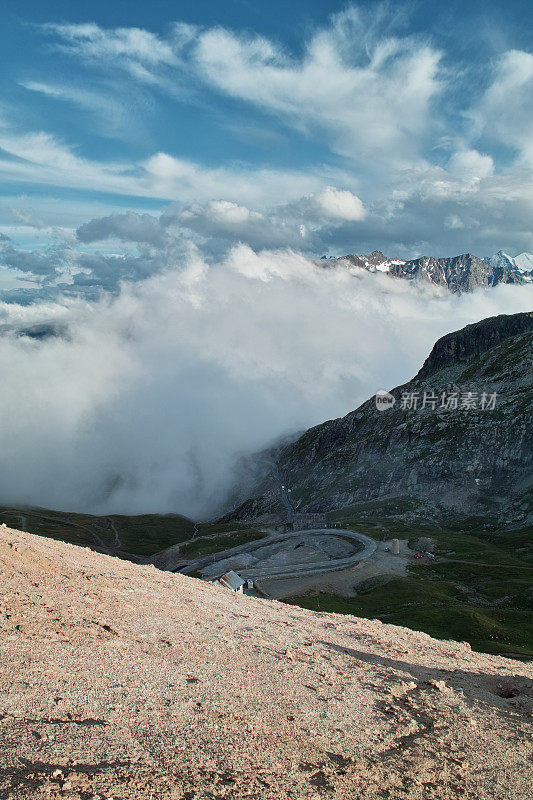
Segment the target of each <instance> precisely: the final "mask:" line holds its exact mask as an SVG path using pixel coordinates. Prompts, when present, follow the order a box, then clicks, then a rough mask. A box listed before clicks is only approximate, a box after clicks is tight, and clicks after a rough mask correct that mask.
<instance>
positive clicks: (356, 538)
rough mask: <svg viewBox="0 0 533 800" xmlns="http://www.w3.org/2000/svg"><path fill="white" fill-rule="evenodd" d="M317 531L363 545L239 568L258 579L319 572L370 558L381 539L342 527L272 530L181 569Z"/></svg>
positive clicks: (188, 569)
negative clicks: (343, 552)
mask: <svg viewBox="0 0 533 800" xmlns="http://www.w3.org/2000/svg"><path fill="white" fill-rule="evenodd" d="M317 534H318V535H320V536H333V537H336V538H338V539H344V540H346V541H350V542H356V543H357V544H359V545H362V549H359V550H358V551H357V552H356V553H353V554H352V555H351V556H349V557H347V558H328V559H325V560H324V561H319V562H316V563H314V564H309V563H302V564H298V563H297V562H296V563H294V562H293V563H290V564H279V565H273V564H271V565H269V566H267V567H264V568H262V567H261V564H260V562H259V563H258V564H257V566H255V565H250V566H249V567H248V566H243V567H241V568H239V567H235V568H236V569H237V570H238V572H239V574H240V575H242V577H243V578H247V577H251V578H253V579H254V580H255V579H258V578H263V579H264V578H293V577H300V576H302V575H319V574H322V573H324V572H332V571H336V570H339V569H346V567H351V566H353V565H354V564H357V563H358V562H359V561H362V560H364V559H367V558H370V557H371V556H372V555H373V554H374V553H375V551H376V547H377V543H376V542H375V541H374V539H371V538H370V537H369V536H365V535H364V534H363V533H357V532H356V531H351V530H344V529H339V528H316V529H315V528H313V529H310V530H305V531H292V532H289V533H276V534H272V535H271V536H266V537H265V538H264V539H258V540H256V541H252V542H247V543H246V544H243V545H239V546H238V547H232V548H230V549H229V550H223V551H222V552H219V553H213V554H211V555H209V556H204V557H202V558H196V559H194V560H193V561H189V562H188V563H187V565H186V566H185V567H181V568H179V570H177V571H179V572H182V573H183V574H185V575H186V574H188V573H191V572H195V571H201V570H203V569H205V568H206V567H212V566H214V565H216V563H217V562H219V561H220V562H222V561H226V560H227V559H232V558H237V557H238V556H240V555H243V554H245V553H246V554H248V553H249V554H253V553H254V552H255V551H257V550H260V549H262V548H268V547H271V546H272V545H275V544H278V543H283V542H285V541H288V540H290V539H294V538H298V539H301V538H302V535H305V536H308V535H309V536H311V535H317ZM181 561H183V559H181Z"/></svg>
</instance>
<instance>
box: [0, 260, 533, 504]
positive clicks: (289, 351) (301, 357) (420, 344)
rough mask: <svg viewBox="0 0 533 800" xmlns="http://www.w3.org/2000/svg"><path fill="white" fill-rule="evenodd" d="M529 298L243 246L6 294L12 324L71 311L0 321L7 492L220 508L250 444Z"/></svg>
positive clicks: (388, 377) (400, 374) (38, 500)
mask: <svg viewBox="0 0 533 800" xmlns="http://www.w3.org/2000/svg"><path fill="white" fill-rule="evenodd" d="M531 300H532V297H531V287H530V288H528V287H509V286H504V287H498V288H496V289H494V290H492V291H490V292H487V291H485V292H477V293H474V294H471V295H463V296H461V297H453V296H441V295H439V294H438V293H435V292H433V291H432V290H431V289H430V288H428V289H427V291H426V292H424V293H419V292H417V291H415V290H414V289H413V287H412V286H411V285H410V284H408V283H406V282H401V281H390V279H388V278H387V277H386V276H374V275H366V274H364V275H362V276H361V277H360V278H356V277H354V276H352V275H350V274H349V273H348V272H347V271H346V270H344V269H342V268H339V269H329V270H324V269H320V268H318V267H316V266H315V265H314V264H313V263H311V262H309V261H307V260H306V259H305V258H303V256H301V255H298V254H294V255H293V254H290V253H288V252H286V251H285V252H283V253H279V252H261V253H254V252H252V251H251V250H250V249H249V248H247V247H244V246H239V247H237V248H235V249H234V250H233V251H232V252H231V253H230V254H229V255H228V257H227V258H226V259H224V260H223V261H221V262H216V263H214V264H212V265H211V266H210V267H209V266H208V265H207V264H206V263H205V262H204V260H203V259H202V257H201V255H200V254H199V253H191V256H190V258H189V259H187V260H185V261H184V262H183V264H182V265H181V267H180V268H178V267H171V268H169V269H168V270H167V271H165V272H164V273H163V274H161V275H159V276H157V277H155V278H152V279H150V280H148V281H144V282H142V283H139V284H136V285H134V286H129V287H127V288H124V289H123V291H122V293H121V294H120V296H119V297H117V298H115V299H110V298H109V297H107V298H105V299H103V300H102V301H100V302H98V303H95V304H92V305H88V304H85V303H82V302H80V301H75V302H74V301H68V300H67V299H63V300H62V302H61V304H59V305H53V304H50V303H48V304H36V305H34V306H32V307H26V308H23V307H20V306H5V305H0V324H2V325H8V326H9V325H15V326H18V327H20V326H24V325H29V324H35V323H37V322H41V321H50V320H56V321H57V322H60V323H61V324H62V325H66V326H67V328H68V337H66V338H52V339H48V340H44V341H41V342H35V341H29V340H28V339H25V338H24V337H22V338H20V337H16V336H13V335H9V334H6V332H5V330H4V334H3V336H1V337H0V373H1V374H2V376H3V383H2V392H1V393H0V418H1V419H4V420H9V426H6V425H4V426H3V428H2V435H1V447H0V471H1V474H2V476H3V479H2V486H1V497H0V501H1V502H3V503H5V504H6V503H20V504H34V505H42V506H45V507H53V508H71V509H73V508H74V509H77V510H80V511H81V510H86V511H93V512H101V513H110V512H112V511H115V512H117V511H118V512H125V513H136V512H155V511H157V512H164V511H178V512H182V513H188V514H191V515H209V514H211V513H215V512H216V510H217V509H218V508H219V507H220V502H221V500H222V499H223V498H224V497H225V494H226V491H227V490H228V489H229V488H231V484H232V480H233V467H234V465H235V459H236V458H237V457H238V455H239V454H242V453H248V452H255V451H257V450H259V449H261V448H263V447H264V446H266V445H268V444H269V443H270V442H272V441H273V440H274V439H276V438H277V437H279V436H280V435H282V434H284V433H287V432H293V431H294V430H298V429H302V428H303V427H307V426H309V425H313V424H316V423H319V422H321V421H323V420H324V419H329V418H331V417H334V416H337V415H340V414H343V413H345V412H347V411H349V410H351V409H353V408H355V407H356V406H357V405H358V404H359V403H360V402H361V401H363V400H364V399H366V398H367V397H368V396H370V395H371V394H372V393H373V392H374V391H375V390H376V389H377V388H378V387H381V386H393V385H397V384H400V383H401V382H403V381H404V380H406V379H407V378H409V377H411V376H412V375H413V374H414V373H415V372H416V371H417V370H418V368H419V367H420V365H421V363H422V361H423V360H424V358H425V357H426V355H427V353H428V352H429V350H430V348H431V346H432V344H433V342H434V340H435V339H436V338H437V337H438V336H440V335H442V334H444V333H446V332H448V331H449V330H451V329H454V328H458V327H461V326H462V325H464V324H466V323H469V322H473V321H475V320H478V319H481V318H482V317H486V316H490V315H492V314H496V313H512V312H516V311H519V310H526V309H528V308H530V307H531ZM368 331H372V336H370V337H369V335H368ZM391 341H393V342H394V347H392V348H391ZM21 398H23V402H21Z"/></svg>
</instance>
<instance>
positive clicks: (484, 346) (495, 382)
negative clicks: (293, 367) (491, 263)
mask: <svg viewBox="0 0 533 800" xmlns="http://www.w3.org/2000/svg"><path fill="white" fill-rule="evenodd" d="M532 345H533V313H524V314H516V315H513V316H499V317H493V318H490V319H486V320H483V321H482V322H479V323H477V324H475V325H469V326H467V327H466V328H464V329H462V330H460V331H457V332H455V333H451V334H449V335H447V336H444V337H443V338H442V339H440V340H439V341H438V342H437V343H436V344H435V346H434V348H433V350H432V352H431V354H430V356H429V357H428V359H427V360H426V362H425V363H424V365H423V367H422V368H421V370H420V372H419V373H418V375H417V376H416V377H415V378H414V379H413V380H412V381H410V382H408V383H406V384H405V385H403V386H399V387H397V388H396V389H394V390H392V394H393V396H394V397H395V398H396V402H395V405H394V406H393V407H392V408H390V409H388V410H385V411H378V410H377V409H376V404H375V399H374V398H371V399H370V400H368V401H367V402H366V403H364V404H363V405H362V406H360V407H359V408H358V409H356V410H355V411H353V412H351V413H349V414H348V415H347V416H345V417H343V418H342V419H336V420H331V421H329V422H325V423H324V424H322V425H318V426H317V427H314V428H311V429H310V430H308V431H307V432H306V433H304V434H303V435H302V436H301V437H300V438H298V439H297V440H296V441H293V442H291V443H288V444H285V445H282V446H281V447H279V448H276V449H275V450H273V451H270V452H269V453H267V454H263V456H262V457H261V458H260V464H261V467H260V468H261V470H262V474H261V476H260V478H258V480H257V482H256V485H255V489H254V491H253V492H251V493H250V496H249V499H248V500H247V501H246V502H244V503H243V504H241V505H240V506H239V508H237V509H236V510H235V511H233V512H231V513H230V514H228V515H227V518H230V519H248V520H249V519H254V520H265V521H266V520H272V521H274V520H283V519H285V515H286V510H285V508H284V505H283V503H282V497H281V491H280V482H281V481H283V482H285V483H287V484H288V485H289V486H290V487H291V489H292V498H293V502H294V505H295V506H296V508H297V509H298V510H305V511H330V510H334V509H340V508H345V507H347V506H350V505H354V504H357V503H361V502H367V501H374V500H379V499H387V498H389V499H390V498H396V499H400V500H401V501H405V503H406V504H407V505H410V506H412V505H413V503H415V504H418V506H419V507H420V508H423V509H424V513H426V514H427V515H428V517H431V518H437V517H439V516H442V515H444V514H450V513H453V514H458V515H463V516H468V515H478V516H481V517H483V516H486V517H487V518H493V519H499V520H502V521H505V522H506V523H516V524H526V523H527V522H528V521H529V522H531V520H532V516H533V515H532V511H531V502H530V498H531V486H532V483H533V470H532V460H533V459H532V445H531V442H532V435H531V434H532V431H531V409H532V405H533V391H532V378H533V369H532V367H533V361H532V355H531V354H532ZM424 392H426V393H428V395H429V396H430V397H433V395H434V396H435V397H436V398H437V399H436V401H432V402H427V401H426V404H425V407H423V408H422V407H421V406H423V405H424V401H423V398H424ZM443 392H444V393H445V395H446V398H445V399H446V401H448V400H449V399H450V397H451V396H452V397H453V394H452V393H457V394H456V396H457V398H458V403H457V405H458V407H457V409H453V408H452V409H450V408H445V407H442V400H441V396H442V393H443ZM468 392H471V393H473V395H474V398H472V397H470V398H466V393H468ZM430 393H431V394H430ZM483 393H485V395H486V397H485V400H486V403H485V405H488V407H485V408H482V407H481V406H482V396H483ZM493 393H496V394H497V398H496V405H495V408H491V407H490V402H489V398H490V395H492V394H493ZM402 396H403V397H406V396H408V397H411V396H412V397H413V398H414V397H416V398H417V407H416V408H404V407H402V405H405V403H403V404H402ZM473 400H475V404H476V406H477V407H473V408H472V407H470V408H469V407H466V406H467V405H474V402H473ZM413 404H414V403H413ZM452 404H453V403H452ZM461 405H463V407H461ZM433 406H435V407H433ZM400 505H401V504H400Z"/></svg>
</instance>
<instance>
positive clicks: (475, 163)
mask: <svg viewBox="0 0 533 800" xmlns="http://www.w3.org/2000/svg"><path fill="white" fill-rule="evenodd" d="M448 170H449V172H450V174H451V175H452V177H453V178H456V179H458V180H463V181H464V182H465V183H468V182H469V181H479V180H480V179H481V178H488V177H489V176H490V175H492V174H493V173H494V161H493V160H492V158H491V157H490V156H487V155H484V154H482V153H478V151H477V150H458V151H457V152H456V153H453V155H452V156H451V158H450V161H449V163H448Z"/></svg>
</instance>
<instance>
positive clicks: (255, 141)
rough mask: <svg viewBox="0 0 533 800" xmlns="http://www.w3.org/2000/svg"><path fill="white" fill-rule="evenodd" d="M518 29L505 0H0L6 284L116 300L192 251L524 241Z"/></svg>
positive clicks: (524, 134)
mask: <svg viewBox="0 0 533 800" xmlns="http://www.w3.org/2000/svg"><path fill="white" fill-rule="evenodd" d="M529 20H530V13H529V8H528V4H527V3H525V2H516V0H514V1H513V2H507V3H505V4H503V3H490V2H471V3H466V4H465V3H464V2H450V3H447V4H441V3H433V2H420V3H388V4H387V3H375V2H361V3H357V4H353V5H349V4H346V3H335V2H328V3H325V2H311V1H308V2H302V0H298V1H297V2H293V3H291V4H286V3H283V4H282V3H279V4H276V3H266V2H244V1H243V0H241V1H239V2H238V1H236V0H235V1H234V2H224V3H220V2H217V3H215V2H207V1H204V2H202V1H201V0H200V1H199V2H194V3H189V2H182V3H176V2H163V1H162V0H154V2H151V3H149V4H147V3H141V2H136V0H133V1H132V2H128V3H116V2H115V3H109V2H106V3H104V2H93V3H91V4H90V10H89V8H88V6H87V4H85V3H78V2H68V3H67V2H60V1H58V2H53V1H52V2H46V3H42V2H24V0H22V2H20V0H19V2H11V0H8V1H7V2H5V3H4V7H3V26H2V30H1V31H0V48H1V49H0V52H2V59H3V69H2V72H1V77H0V86H1V95H0V181H1V194H0V232H2V235H3V239H2V240H0V288H2V287H3V288H4V289H6V288H7V289H13V290H14V291H15V294H14V295H13V297H14V298H16V297H20V298H22V297H23V295H24V292H23V293H22V294H21V293H20V292H19V294H16V291H17V289H18V288H21V289H23V290H24V291H26V290H28V291H32V290H39V291H40V292H41V293H42V291H44V290H51V288H52V287H58V286H63V285H64V284H65V283H68V284H70V285H71V284H72V283H74V285H75V286H77V288H78V289H79V290H80V291H89V289H88V288H87V287H94V286H100V285H101V286H103V287H104V288H115V287H116V285H117V282H118V281H119V280H120V279H123V278H128V279H132V280H135V279H139V278H142V277H146V276H147V275H149V274H152V273H153V272H154V271H158V270H160V269H161V268H162V267H163V266H164V264H165V261H166V260H168V258H169V253H172V254H173V256H174V257H177V256H176V254H179V253H181V252H183V250H184V248H187V247H189V246H191V243H192V245H194V246H195V247H199V248H201V249H202V250H203V252H205V253H206V254H207V256H208V257H209V258H213V259H214V258H217V257H220V255H221V254H223V253H224V252H226V251H227V249H228V248H230V247H231V246H232V245H233V244H235V243H236V242H238V241H243V242H245V243H247V244H249V245H250V246H251V247H252V248H253V249H255V250H258V249H263V248H267V249H268V248H284V247H290V248H293V249H301V250H302V251H304V252H305V253H308V254H311V255H314V256H317V255H321V254H322V253H328V254H334V255H340V254H342V253H344V252H364V251H368V250H372V249H376V248H378V249H381V250H383V251H384V252H386V253H387V254H388V255H391V256H394V255H398V256H401V257H411V256H415V255H420V254H435V255H451V254H455V253H457V252H463V251H467V250H470V251H473V252H476V253H478V254H479V255H487V254H490V253H491V252H494V251H495V250H497V249H499V248H503V249H505V250H507V251H510V252H511V253H512V254H516V253H518V252H522V251H524V250H531V249H533V234H532V231H531V219H532V218H533V214H532V211H533V188H532V187H533V177H532V175H533V173H532V168H533V145H532V142H533V100H532V97H533V55H532V51H533V44H532V27H531V24H529ZM80 231H81V234H80ZM76 276H78V277H77V278H76ZM26 293H27V292H26Z"/></svg>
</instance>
